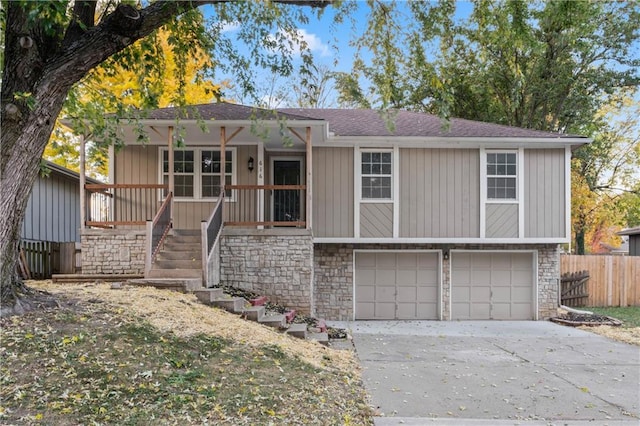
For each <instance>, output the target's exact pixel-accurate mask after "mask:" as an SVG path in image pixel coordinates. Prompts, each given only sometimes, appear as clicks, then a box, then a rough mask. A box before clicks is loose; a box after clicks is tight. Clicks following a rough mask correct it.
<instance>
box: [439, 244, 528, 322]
mask: <svg viewBox="0 0 640 426" xmlns="http://www.w3.org/2000/svg"><path fill="white" fill-rule="evenodd" d="M533 261H534V257H533V253H513V252H504V253H502V252H501V253H490V252H452V253H451V319H454V320H485V319H501V320H531V319H534V318H535V314H534V307H535V304H534V297H535V285H534V282H535V277H534V267H533Z"/></svg>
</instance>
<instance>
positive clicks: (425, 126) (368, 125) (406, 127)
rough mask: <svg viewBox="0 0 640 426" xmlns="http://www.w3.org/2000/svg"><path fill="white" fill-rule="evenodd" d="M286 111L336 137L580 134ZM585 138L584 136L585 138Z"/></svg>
mask: <svg viewBox="0 0 640 426" xmlns="http://www.w3.org/2000/svg"><path fill="white" fill-rule="evenodd" d="M278 111H280V112H285V113H287V114H295V115H302V116H305V117H309V118H315V119H322V120H326V121H328V122H329V130H330V131H331V132H333V133H334V134H335V135H337V136H417V137H457V138H460V137H495V138H509V137H521V138H576V137H581V136H574V135H565V134H560V133H552V132H542V131H539V130H530V129H522V128H519V127H511V126H503V125H500V124H493V123H483V122H481V121H472V120H464V119H461V118H452V119H451V121H450V126H449V128H448V129H444V128H443V121H442V119H441V118H440V117H438V116H435V115H431V114H426V113H421V112H410V111H395V112H394V113H392V114H394V115H392V116H391V117H392V118H391V120H392V122H393V124H394V126H395V129H394V130H393V131H390V130H389V128H388V126H387V124H386V121H385V119H384V118H383V116H382V115H381V112H380V111H377V110H372V109H313V108H286V109H279V110H278ZM585 139H586V138H585Z"/></svg>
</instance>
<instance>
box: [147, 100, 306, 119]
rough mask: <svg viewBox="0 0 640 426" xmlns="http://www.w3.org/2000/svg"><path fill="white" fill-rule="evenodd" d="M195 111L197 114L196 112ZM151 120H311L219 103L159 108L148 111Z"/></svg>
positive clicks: (289, 114)
mask: <svg viewBox="0 0 640 426" xmlns="http://www.w3.org/2000/svg"><path fill="white" fill-rule="evenodd" d="M196 110H197V112H196ZM146 118H147V119H151V120H175V119H176V118H180V119H181V120H189V119H192V120H195V119H198V118H201V119H203V120H255V119H258V120H267V121H271V120H277V119H283V118H284V119H287V120H307V121H308V120H313V119H312V118H309V117H306V116H299V115H295V114H293V113H286V112H281V111H277V112H276V111H273V110H268V109H263V108H255V107H250V106H246V105H238V104H231V103H227V102H219V103H214V104H200V105H189V106H186V107H184V108H182V109H180V108H177V107H169V108H161V109H156V110H153V111H149V113H148V114H147V116H146Z"/></svg>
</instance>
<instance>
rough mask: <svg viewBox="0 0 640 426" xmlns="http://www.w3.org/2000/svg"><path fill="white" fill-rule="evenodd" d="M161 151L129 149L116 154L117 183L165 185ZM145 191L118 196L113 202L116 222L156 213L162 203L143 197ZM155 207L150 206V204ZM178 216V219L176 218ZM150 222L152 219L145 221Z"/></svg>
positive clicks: (135, 147)
mask: <svg viewBox="0 0 640 426" xmlns="http://www.w3.org/2000/svg"><path fill="white" fill-rule="evenodd" d="M158 152H159V150H158V147H157V146H151V145H128V146H125V147H124V148H123V149H122V150H121V151H119V152H117V153H116V155H115V161H114V163H115V164H114V174H113V176H114V182H112V183H119V184H126V183H130V184H131V183H133V184H155V183H162V179H161V178H160V173H159V168H160V160H159V158H158V155H159V154H158ZM142 193H143V191H142V190H132V191H127V192H119V193H118V196H117V197H114V199H113V220H116V221H117V220H130V219H131V218H132V217H136V218H141V217H143V216H144V214H145V213H144V212H147V211H156V210H157V208H158V207H159V206H160V202H161V200H159V199H158V200H155V199H154V197H143V196H142V195H141V194H142ZM150 203H152V204H155V206H149V204H150ZM174 216H175V215H174ZM144 219H149V218H144Z"/></svg>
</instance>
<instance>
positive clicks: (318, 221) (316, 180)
mask: <svg viewBox="0 0 640 426" xmlns="http://www.w3.org/2000/svg"><path fill="white" fill-rule="evenodd" d="M312 196H313V222H312V223H313V235H314V236H315V237H353V234H354V233H353V202H354V201H353V148H313V194H312Z"/></svg>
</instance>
